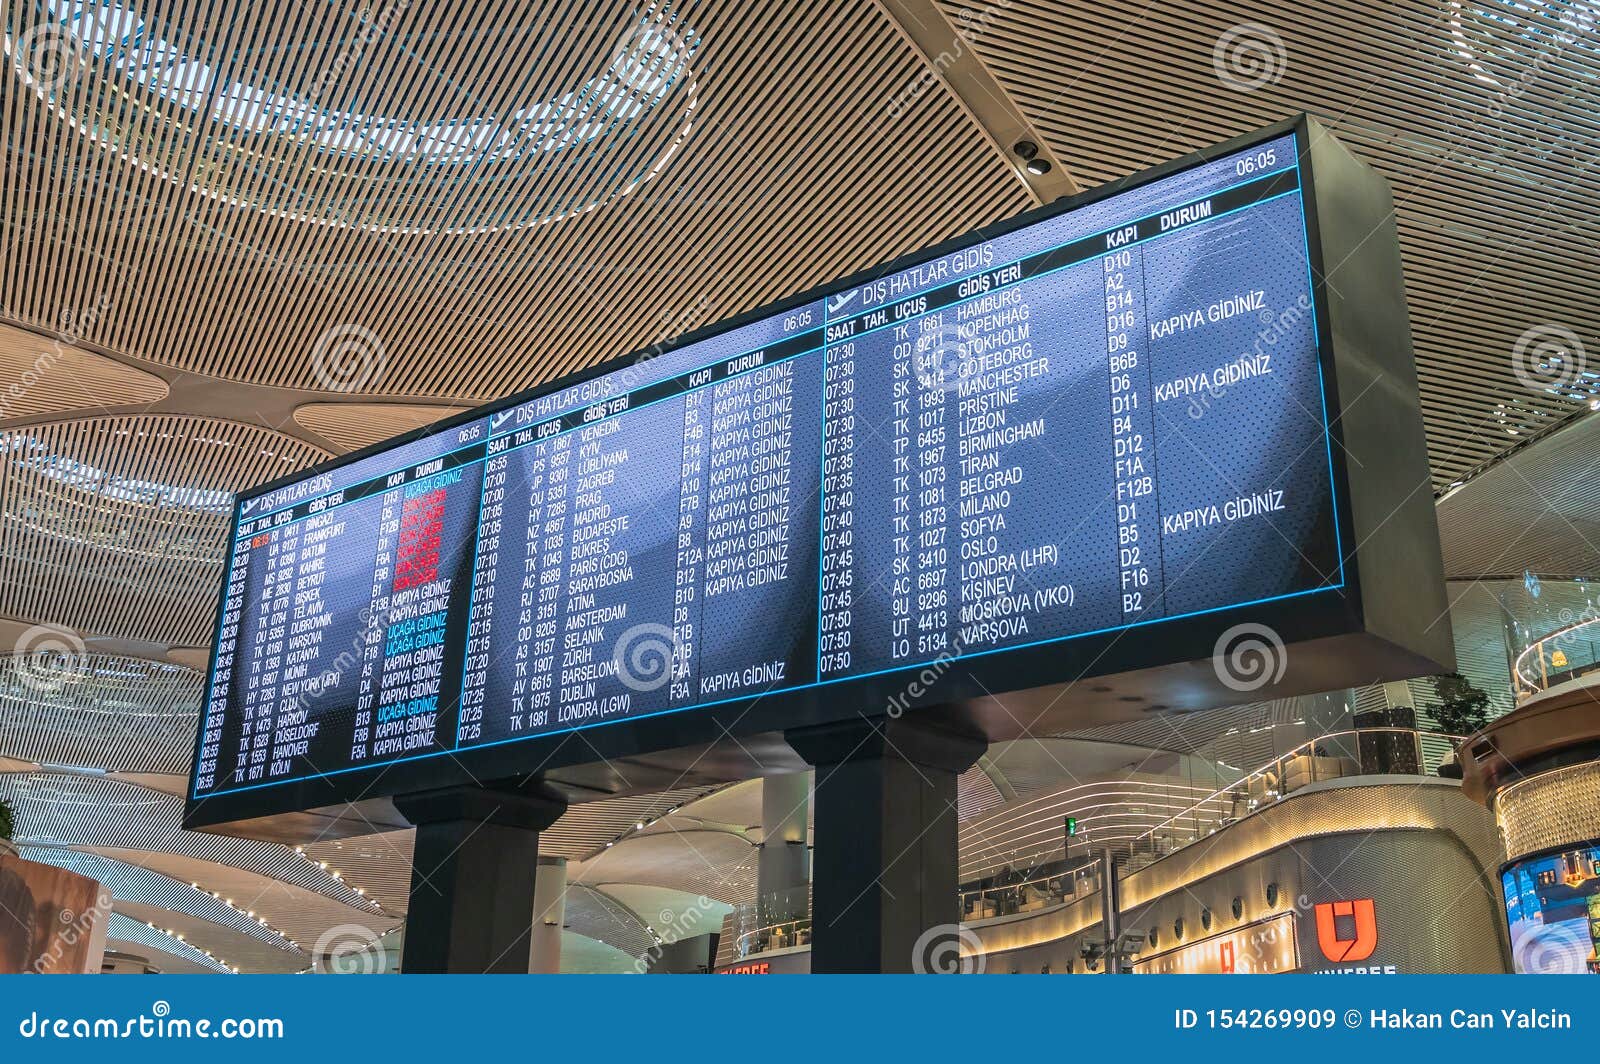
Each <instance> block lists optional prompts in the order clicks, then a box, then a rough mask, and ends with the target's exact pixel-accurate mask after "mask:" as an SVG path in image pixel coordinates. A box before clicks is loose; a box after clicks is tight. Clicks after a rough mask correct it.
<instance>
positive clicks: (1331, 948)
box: [1317, 898, 1378, 964]
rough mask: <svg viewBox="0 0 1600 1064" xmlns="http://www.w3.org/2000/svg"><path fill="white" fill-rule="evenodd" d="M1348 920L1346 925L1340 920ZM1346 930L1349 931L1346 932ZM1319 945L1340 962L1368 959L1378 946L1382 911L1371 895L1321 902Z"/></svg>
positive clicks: (1318, 921) (1318, 917)
mask: <svg viewBox="0 0 1600 1064" xmlns="http://www.w3.org/2000/svg"><path fill="white" fill-rule="evenodd" d="M1341 919H1344V920H1347V921H1348V924H1347V925H1346V927H1345V928H1341V927H1340V920H1341ZM1345 930H1348V931H1349V935H1348V936H1346V934H1345V933H1344V932H1345ZM1317 945H1318V946H1320V947H1321V948H1322V955H1323V956H1324V957H1326V958H1328V959H1329V960H1330V961H1333V962H1334V963H1336V964H1343V963H1347V962H1352V961H1364V960H1366V959H1367V958H1368V957H1370V956H1372V951H1373V950H1375V949H1377V948H1378V915H1377V910H1376V908H1375V907H1374V906H1373V904H1372V899H1371V898H1361V899H1359V900H1356V901H1325V902H1322V903H1320V904H1319V905H1318V906H1317Z"/></svg>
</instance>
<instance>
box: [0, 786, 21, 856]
mask: <svg viewBox="0 0 1600 1064" xmlns="http://www.w3.org/2000/svg"><path fill="white" fill-rule="evenodd" d="M15 828H16V814H15V813H14V812H13V810H12V808H11V803H10V802H8V801H6V800H5V799H4V798H0V854H8V853H9V854H13V855H14V854H15V853H16V852H17V848H16V847H15V846H13V845H12V843H11V833H12V831H13V830H15Z"/></svg>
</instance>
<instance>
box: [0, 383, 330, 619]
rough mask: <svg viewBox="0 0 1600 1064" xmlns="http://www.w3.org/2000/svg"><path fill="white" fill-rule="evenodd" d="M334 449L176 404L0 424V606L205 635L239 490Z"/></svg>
mask: <svg viewBox="0 0 1600 1064" xmlns="http://www.w3.org/2000/svg"><path fill="white" fill-rule="evenodd" d="M325 457H327V452H326V451H322V450H319V449H317V448H314V447H312V446H311V445H310V444H307V443H304V442H302V441H300V440H297V439H294V438H292V437H289V436H285V435H283V434H281V433H277V432H272V431H269V430H267V429H261V428H256V427H254V426H251V425H246V424H243V423H240V422H229V421H219V420H216V419H212V418H194V417H180V416H171V415H149V416H122V417H104V418H93V419H84V420H74V421H54V422H47V423H43V424H36V425H29V426H27V427H24V428H12V429H0V614H5V615H9V616H11V617H15V618H19V619H23V620H27V621H40V622H50V623H54V624H59V625H64V626H66V627H69V628H75V629H78V630H80V631H83V632H86V633H92V634H97V635H112V636H117V637H119V638H125V639H137V640H146V641H149V642H154V643H178V644H189V645H202V644H207V643H209V641H210V638H211V628H212V626H213V625H214V624H215V623H216V594H217V588H218V587H219V586H220V584H221V580H222V566H223V564H224V559H223V557H222V552H223V545H224V541H225V540H226V538H227V530H228V521H229V519H230V515H231V512H232V505H233V492H235V491H238V490H240V489H241V488H244V487H246V486H248V485H251V484H256V483H259V482H261V481H263V480H270V479H272V478H275V477H278V476H282V475H284V474H285V473H289V472H292V471H294V470H297V469H301V468H303V467H305V466H307V465H310V464H311V463H313V462H315V461H317V460H318V459H321V458H325Z"/></svg>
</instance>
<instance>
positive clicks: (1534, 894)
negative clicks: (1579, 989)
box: [1500, 844, 1600, 975]
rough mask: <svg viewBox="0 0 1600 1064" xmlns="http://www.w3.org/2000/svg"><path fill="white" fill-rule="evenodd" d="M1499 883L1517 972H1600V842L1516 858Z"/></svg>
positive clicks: (1553, 973)
mask: <svg viewBox="0 0 1600 1064" xmlns="http://www.w3.org/2000/svg"><path fill="white" fill-rule="evenodd" d="M1500 885H1501V889H1502V891H1503V894H1504V898H1505V903H1506V923H1507V925H1508V926H1509V928H1510V933H1511V960H1512V964H1513V966H1514V967H1515V970H1516V971H1517V973H1518V974H1529V975H1583V974H1588V975H1597V974H1600V958H1597V954H1596V950H1597V948H1600V846H1596V845H1594V844H1590V845H1587V846H1575V847H1573V848H1572V849H1570V850H1566V851H1564V852H1561V853H1552V854H1546V855H1544V856H1542V857H1529V858H1524V859H1523V860H1520V861H1513V862H1512V863H1511V864H1509V865H1507V866H1506V867H1505V868H1504V870H1502V871H1501V873H1500Z"/></svg>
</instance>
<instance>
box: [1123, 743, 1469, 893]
mask: <svg viewBox="0 0 1600 1064" xmlns="http://www.w3.org/2000/svg"><path fill="white" fill-rule="evenodd" d="M1458 741H1459V737H1457V736H1451V735H1442V734H1439V733H1436V732H1419V731H1414V730H1412V729H1410V728H1356V729H1351V730H1350V731H1341V732H1330V733H1328V734H1327V735H1323V736H1320V737H1318V738H1316V739H1312V740H1310V741H1309V742H1305V743H1302V744H1300V745H1299V746H1297V747H1295V748H1294V749H1293V750H1290V751H1289V752H1288V753H1286V754H1282V755H1280V756H1278V757H1275V758H1273V759H1272V760H1271V761H1269V762H1267V763H1266V764H1265V765H1262V766H1261V767H1260V768H1258V769H1256V770H1255V771H1254V772H1251V773H1249V774H1248V775H1245V776H1243V777H1241V778H1240V779H1238V780H1236V781H1235V782H1233V783H1230V784H1228V785H1227V786H1225V787H1220V788H1218V789H1217V790H1216V791H1215V792H1213V793H1212V794H1210V795H1207V796H1206V797H1205V798H1202V799H1201V800H1200V801H1198V802H1196V803H1195V804H1194V805H1193V806H1191V807H1190V808H1189V809H1186V810H1184V811H1182V812H1180V813H1177V814H1175V815H1173V816H1171V817H1168V818H1167V819H1166V820H1163V821H1162V822H1161V823H1159V824H1157V825H1156V826H1155V827H1153V828H1151V829H1150V830H1149V831H1146V832H1145V833H1144V834H1143V835H1140V836H1139V837H1138V838H1136V839H1134V840H1133V841H1132V842H1131V843H1130V844H1129V845H1128V850H1127V855H1126V856H1127V858H1128V860H1127V862H1126V863H1125V867H1127V868H1128V870H1130V871H1131V870H1133V869H1134V868H1137V867H1142V866H1143V865H1146V864H1149V863H1151V862H1152V861H1154V860H1157V859H1159V858H1161V857H1164V856H1166V855H1167V854H1169V853H1173V852H1175V851H1177V850H1180V849H1182V848H1183V847H1184V846H1187V845H1190V844H1192V843H1195V842H1199V841H1200V840H1201V839H1203V838H1206V837H1208V836H1210V835H1214V834H1216V833H1217V832H1218V831H1221V830H1222V829H1223V828H1225V827H1227V826H1228V825H1230V824H1234V823H1237V822H1238V821H1239V820H1242V819H1243V818H1245V817H1247V816H1249V815H1250V814H1251V813H1254V812H1256V811H1257V810H1259V809H1263V808H1265V807H1266V806H1269V805H1272V804H1273V803H1274V802H1278V801H1281V800H1282V799H1283V798H1286V797H1287V796H1289V795H1290V794H1293V793H1294V792H1295V791H1298V790H1300V789H1301V788H1303V787H1309V786H1311V785H1312V784H1316V783H1326V782H1329V781H1332V780H1338V779H1345V778H1347V777H1351V776H1389V775H1396V776H1431V775H1434V774H1435V773H1436V772H1437V771H1438V768H1439V765H1440V763H1441V762H1442V761H1443V760H1444V758H1445V757H1446V756H1447V755H1448V754H1449V753H1450V751H1451V750H1453V749H1454V747H1455V744H1456V742H1458Z"/></svg>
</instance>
